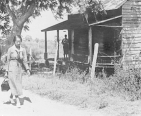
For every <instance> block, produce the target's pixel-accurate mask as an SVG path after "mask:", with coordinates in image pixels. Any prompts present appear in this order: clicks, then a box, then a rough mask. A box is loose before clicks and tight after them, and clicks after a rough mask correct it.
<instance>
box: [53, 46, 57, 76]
mask: <svg viewBox="0 0 141 116" xmlns="http://www.w3.org/2000/svg"><path fill="white" fill-rule="evenodd" d="M57 54H58V45H57V47H56V51H55V57H54V69H53V76H55V72H56V64H57Z"/></svg>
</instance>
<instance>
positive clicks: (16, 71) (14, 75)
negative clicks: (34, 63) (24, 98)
mask: <svg viewBox="0 0 141 116" xmlns="http://www.w3.org/2000/svg"><path fill="white" fill-rule="evenodd" d="M13 42H14V45H13V46H12V47H10V48H9V49H8V53H7V67H6V74H5V76H7V77H8V82H9V86H10V90H11V95H10V102H11V103H12V104H14V103H15V102H14V100H13V97H15V98H16V105H17V106H18V107H20V105H21V104H20V98H19V97H20V95H22V94H23V93H22V72H23V69H24V70H25V71H26V72H27V73H28V75H30V71H29V67H28V64H27V54H26V50H25V48H23V47H21V42H22V38H21V36H20V35H17V36H14V39H13Z"/></svg>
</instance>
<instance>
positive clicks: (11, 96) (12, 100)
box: [10, 93, 15, 104]
mask: <svg viewBox="0 0 141 116" xmlns="http://www.w3.org/2000/svg"><path fill="white" fill-rule="evenodd" d="M10 102H11V103H12V104H14V103H15V102H14V99H13V94H12V93H11V95H10Z"/></svg>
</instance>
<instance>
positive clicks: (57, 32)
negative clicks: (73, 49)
mask: <svg viewBox="0 0 141 116" xmlns="http://www.w3.org/2000/svg"><path fill="white" fill-rule="evenodd" d="M57 44H58V46H57V47H58V51H57V59H58V58H59V30H57Z"/></svg>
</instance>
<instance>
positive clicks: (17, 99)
mask: <svg viewBox="0 0 141 116" xmlns="http://www.w3.org/2000/svg"><path fill="white" fill-rule="evenodd" d="M16 102H17V103H16V106H17V107H18V108H20V107H21V103H20V99H19V98H16Z"/></svg>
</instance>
